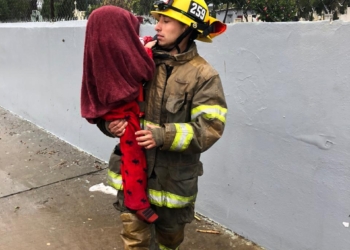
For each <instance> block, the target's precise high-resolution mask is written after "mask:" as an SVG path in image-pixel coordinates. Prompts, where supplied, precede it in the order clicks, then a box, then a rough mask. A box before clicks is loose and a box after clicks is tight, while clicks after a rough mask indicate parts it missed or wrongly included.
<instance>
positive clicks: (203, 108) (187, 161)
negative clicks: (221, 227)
mask: <svg viewBox="0 0 350 250" xmlns="http://www.w3.org/2000/svg"><path fill="white" fill-rule="evenodd" d="M154 61H155V63H156V74H155V76H154V79H153V81H152V82H150V83H148V84H146V86H145V103H146V106H145V121H144V127H145V128H147V124H152V125H156V126H157V128H152V129H151V130H152V134H153V137H154V139H155V141H156V143H157V147H156V148H153V149H150V150H146V154H147V167H148V177H149V178H148V193H149V200H150V202H151V203H152V204H154V205H157V206H166V207H170V208H181V207H186V206H189V205H190V204H192V203H194V202H195V200H196V196H197V191H198V187H197V182H198V176H200V175H202V174H203V167H202V163H201V162H200V154H201V153H202V152H204V151H206V150H207V149H209V148H210V147H211V146H212V145H213V144H214V143H215V142H216V141H217V140H218V139H219V138H220V137H221V135H222V134H223V131H224V127H225V122H226V113H227V106H226V101H225V96H224V92H223V88H222V85H221V80H220V77H219V75H218V73H217V71H216V70H215V69H213V67H212V66H210V65H209V64H208V63H207V62H206V61H205V60H204V59H203V58H202V57H200V56H199V55H198V53H197V47H196V45H195V44H194V43H193V45H192V46H191V48H190V49H189V50H188V51H187V52H185V53H182V54H178V55H175V56H170V55H169V54H167V53H166V52H162V51H156V50H155V51H154ZM99 127H100V128H101V126H99ZM101 130H102V131H103V129H101ZM107 134H108V133H107ZM118 161H119V160H116V162H118ZM112 167H114V166H112ZM109 175H110V176H109V177H110V179H111V181H110V184H111V183H113V182H114V185H113V186H114V187H116V188H119V187H120V184H121V176H120V175H119V174H117V175H116V174H115V173H114V172H110V173H109ZM116 183H118V184H116Z"/></svg>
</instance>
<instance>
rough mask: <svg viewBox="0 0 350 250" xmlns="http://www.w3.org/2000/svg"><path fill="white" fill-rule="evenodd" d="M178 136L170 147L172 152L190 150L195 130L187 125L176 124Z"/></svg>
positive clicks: (176, 135)
mask: <svg viewBox="0 0 350 250" xmlns="http://www.w3.org/2000/svg"><path fill="white" fill-rule="evenodd" d="M174 125H175V129H176V134H175V138H174V141H173V143H172V144H171V146H170V150H171V151H183V150H185V149H187V148H188V146H189V145H190V143H191V140H192V138H193V128H192V126H191V125H189V124H187V123H174Z"/></svg>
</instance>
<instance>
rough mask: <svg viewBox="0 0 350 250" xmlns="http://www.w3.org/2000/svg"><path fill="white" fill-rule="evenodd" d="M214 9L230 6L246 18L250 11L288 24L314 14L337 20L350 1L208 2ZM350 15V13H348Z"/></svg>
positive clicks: (260, 16) (264, 17)
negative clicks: (325, 15)
mask: <svg viewBox="0 0 350 250" xmlns="http://www.w3.org/2000/svg"><path fill="white" fill-rule="evenodd" d="M206 2H207V4H210V3H212V4H213V5H214V9H219V8H220V9H225V7H227V6H228V4H229V5H230V7H231V6H233V7H234V8H235V9H237V10H242V11H243V13H244V15H245V17H247V13H248V11H252V12H254V13H256V14H257V15H259V18H260V20H261V21H265V22H288V21H294V20H299V19H300V18H304V19H306V20H310V21H311V20H312V17H313V15H312V14H313V12H316V13H317V14H318V15H322V14H323V13H324V14H333V19H337V18H338V15H339V14H344V12H345V10H346V9H347V7H348V6H350V0H221V1H220V0H207V1H206ZM348 14H349V15H350V13H348Z"/></svg>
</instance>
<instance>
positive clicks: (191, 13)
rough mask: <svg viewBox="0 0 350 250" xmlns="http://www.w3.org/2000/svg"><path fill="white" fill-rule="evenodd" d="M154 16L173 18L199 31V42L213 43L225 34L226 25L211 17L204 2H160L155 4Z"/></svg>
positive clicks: (167, 0)
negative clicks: (216, 38) (214, 39)
mask: <svg viewBox="0 0 350 250" xmlns="http://www.w3.org/2000/svg"><path fill="white" fill-rule="evenodd" d="M154 6H155V8H156V10H155V11H151V14H152V16H153V17H154V18H155V19H156V20H159V15H164V16H168V17H171V18H173V19H175V20H177V21H179V22H181V23H184V24H186V25H188V26H189V27H191V28H193V29H195V30H197V31H198V32H199V35H198V36H197V38H196V39H197V40H200V41H202V42H209V43H210V42H212V38H214V37H215V36H218V35H220V34H222V33H223V32H225V30H226V24H224V23H222V22H221V21H219V20H217V19H215V18H214V17H211V16H209V9H208V6H207V4H206V3H205V1H204V0H158V1H156V2H155V3H154Z"/></svg>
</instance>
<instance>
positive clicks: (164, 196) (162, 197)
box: [148, 189, 197, 208]
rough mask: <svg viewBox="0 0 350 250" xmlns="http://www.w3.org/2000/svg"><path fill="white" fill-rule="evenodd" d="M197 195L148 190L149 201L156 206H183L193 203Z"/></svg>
mask: <svg viewBox="0 0 350 250" xmlns="http://www.w3.org/2000/svg"><path fill="white" fill-rule="evenodd" d="M196 197H197V195H192V196H189V197H185V196H180V195H176V194H172V193H170V192H166V191H163V190H162V191H157V190H153V189H149V190H148V199H149V202H150V203H151V204H153V205H156V206H158V207H168V208H183V207H187V206H188V205H190V204H192V203H194V202H195V201H196Z"/></svg>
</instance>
